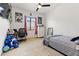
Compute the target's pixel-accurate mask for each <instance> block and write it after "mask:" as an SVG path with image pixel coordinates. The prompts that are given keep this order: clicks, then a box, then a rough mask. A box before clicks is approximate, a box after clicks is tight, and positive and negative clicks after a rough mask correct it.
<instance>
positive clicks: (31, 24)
mask: <svg viewBox="0 0 79 59" xmlns="http://www.w3.org/2000/svg"><path fill="white" fill-rule="evenodd" d="M26 22H27V34H28V36H27V37H28V38H34V37H36V35H35V17H27V21H26Z"/></svg>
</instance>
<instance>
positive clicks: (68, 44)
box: [43, 35, 79, 56]
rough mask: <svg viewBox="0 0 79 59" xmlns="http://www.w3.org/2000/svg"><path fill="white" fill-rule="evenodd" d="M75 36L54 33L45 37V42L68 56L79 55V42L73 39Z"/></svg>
mask: <svg viewBox="0 0 79 59" xmlns="http://www.w3.org/2000/svg"><path fill="white" fill-rule="evenodd" d="M73 38H74V37H68V36H63V35H54V36H50V37H48V38H46V39H44V41H43V43H44V45H46V46H50V47H52V48H54V49H56V50H57V51H59V52H61V53H63V54H65V55H67V56H79V44H77V43H75V42H73V41H71V40H72V39H73Z"/></svg>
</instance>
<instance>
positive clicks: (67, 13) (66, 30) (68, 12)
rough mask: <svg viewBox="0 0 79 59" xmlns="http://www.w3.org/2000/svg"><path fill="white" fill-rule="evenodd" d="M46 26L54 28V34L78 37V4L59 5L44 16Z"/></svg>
mask: <svg viewBox="0 0 79 59" xmlns="http://www.w3.org/2000/svg"><path fill="white" fill-rule="evenodd" d="M46 19H47V21H46V26H47V28H48V27H53V28H54V34H62V35H66V36H79V4H77V3H76V4H74V3H73V4H66V3H65V4H60V5H59V6H57V7H55V8H52V9H51V12H49V13H48V14H47V15H46Z"/></svg>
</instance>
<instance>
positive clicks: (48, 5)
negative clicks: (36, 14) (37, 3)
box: [42, 4, 50, 7]
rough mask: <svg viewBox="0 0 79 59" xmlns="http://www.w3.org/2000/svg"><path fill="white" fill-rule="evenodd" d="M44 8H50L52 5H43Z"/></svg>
mask: <svg viewBox="0 0 79 59" xmlns="http://www.w3.org/2000/svg"><path fill="white" fill-rule="evenodd" d="M42 7H50V4H47V5H42Z"/></svg>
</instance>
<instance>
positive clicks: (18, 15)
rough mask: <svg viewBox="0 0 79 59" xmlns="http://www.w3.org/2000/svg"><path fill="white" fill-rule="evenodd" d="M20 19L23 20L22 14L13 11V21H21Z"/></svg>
mask: <svg viewBox="0 0 79 59" xmlns="http://www.w3.org/2000/svg"><path fill="white" fill-rule="evenodd" d="M22 21H23V14H22V13H19V12H15V22H22Z"/></svg>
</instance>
